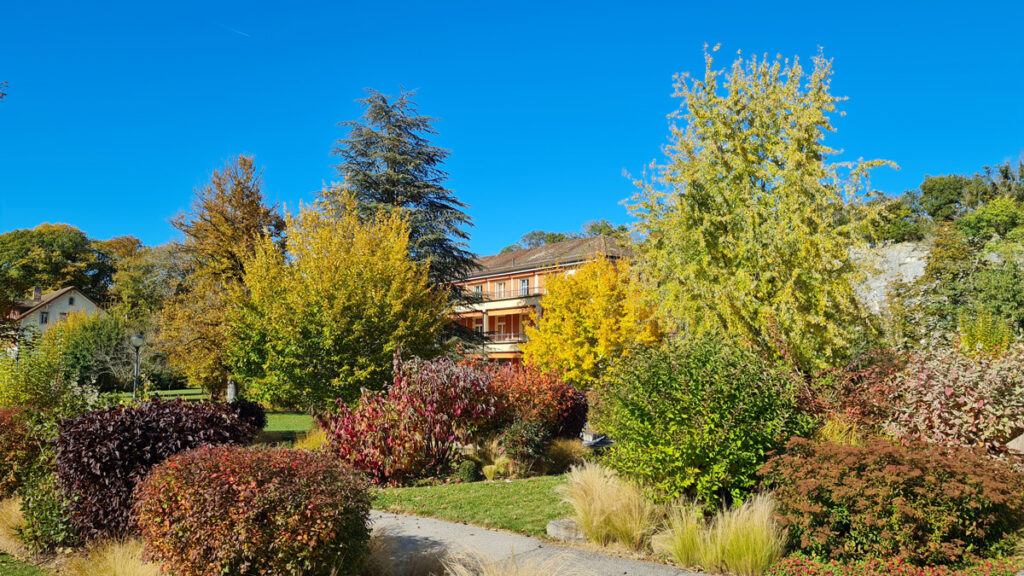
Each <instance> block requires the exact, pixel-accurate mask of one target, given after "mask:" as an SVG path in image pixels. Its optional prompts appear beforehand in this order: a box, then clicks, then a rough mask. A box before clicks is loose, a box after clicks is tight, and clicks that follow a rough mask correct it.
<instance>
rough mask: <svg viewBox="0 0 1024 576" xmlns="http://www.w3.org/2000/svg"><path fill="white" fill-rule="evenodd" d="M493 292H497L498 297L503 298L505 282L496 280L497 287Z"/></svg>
mask: <svg viewBox="0 0 1024 576" xmlns="http://www.w3.org/2000/svg"><path fill="white" fill-rule="evenodd" d="M495 292H496V293H497V296H498V298H504V297H505V283H504V282H498V289H497V290H495Z"/></svg>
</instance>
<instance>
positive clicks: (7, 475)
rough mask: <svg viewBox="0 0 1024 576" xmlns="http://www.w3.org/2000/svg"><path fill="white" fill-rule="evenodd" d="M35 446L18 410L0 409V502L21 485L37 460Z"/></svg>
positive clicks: (25, 420)
mask: <svg viewBox="0 0 1024 576" xmlns="http://www.w3.org/2000/svg"><path fill="white" fill-rule="evenodd" d="M39 449H40V447H39V444H38V443H37V442H36V441H35V440H34V439H32V438H31V436H30V432H29V427H28V422H27V419H26V415H25V413H24V412H23V411H22V410H17V409H13V408H3V409H0V500H3V499H5V498H8V497H10V496H11V495H12V494H14V491H15V490H16V489H17V488H18V487H19V486H20V485H21V482H22V481H23V480H24V478H25V476H26V475H27V473H28V471H29V470H30V469H31V467H32V465H33V464H34V463H35V462H36V460H37V459H38V457H39Z"/></svg>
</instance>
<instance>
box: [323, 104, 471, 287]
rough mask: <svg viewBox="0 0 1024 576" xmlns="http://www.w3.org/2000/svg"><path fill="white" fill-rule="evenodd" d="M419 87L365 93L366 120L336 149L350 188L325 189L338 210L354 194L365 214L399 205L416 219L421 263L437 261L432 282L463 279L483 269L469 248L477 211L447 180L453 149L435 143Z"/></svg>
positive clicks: (415, 246)
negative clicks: (470, 210) (471, 212)
mask: <svg viewBox="0 0 1024 576" xmlns="http://www.w3.org/2000/svg"><path fill="white" fill-rule="evenodd" d="M412 97H413V93H412V92H402V93H401V94H400V95H399V96H398V97H397V98H393V97H391V96H387V95H384V94H381V93H379V92H377V91H375V90H369V91H368V94H367V95H366V97H365V98H363V99H362V100H360V102H361V103H362V105H363V108H364V112H363V117H362V118H361V121H359V122H344V123H343V125H344V126H346V127H348V129H349V133H348V137H347V138H345V139H342V140H338V142H337V146H336V147H335V149H334V150H333V152H332V153H333V154H334V155H335V156H336V157H337V158H338V160H339V162H338V164H337V165H336V168H337V170H338V174H339V175H340V176H341V177H343V178H344V180H345V188H344V190H345V192H346V193H345V194H342V195H340V196H339V194H338V192H339V190H338V189H335V188H329V189H326V190H325V191H324V193H323V194H322V195H321V200H322V202H323V203H324V204H325V205H326V206H327V207H328V208H329V209H332V210H338V211H341V212H346V211H348V210H349V206H348V198H347V193H349V192H350V193H351V194H352V195H353V196H354V198H355V200H356V202H357V203H358V208H359V211H360V212H361V213H362V215H363V217H365V218H368V219H370V220H373V219H375V218H377V217H379V216H381V215H383V214H390V213H392V211H394V210H395V209H397V210H398V211H399V212H400V216H401V217H402V218H404V219H405V220H407V221H408V223H409V253H410V255H411V256H412V258H413V260H414V261H415V262H417V263H419V264H420V265H424V266H428V265H429V274H430V281H431V282H432V283H433V284H435V285H447V284H448V283H450V282H456V281H459V280H462V279H463V278H465V277H466V275H467V274H468V273H469V272H471V271H473V270H474V269H475V268H476V263H475V261H474V259H473V255H472V254H471V253H470V252H469V251H468V250H466V247H467V245H466V241H467V240H468V239H469V234H468V233H467V232H466V231H465V228H466V227H467V226H469V225H470V218H469V216H467V215H466V214H465V213H464V212H463V211H462V209H463V208H465V207H466V205H465V204H463V203H462V202H460V201H459V200H458V198H456V197H455V195H454V194H453V193H452V191H451V190H448V189H447V188H445V187H444V185H445V181H446V180H447V179H448V174H447V173H446V172H445V171H444V169H443V165H444V161H445V159H447V157H448V151H447V150H445V149H443V148H438V147H437V146H433V145H432V144H431V143H430V141H429V140H428V137H429V136H432V135H434V134H436V131H435V130H434V128H433V122H434V119H433V118H430V117H428V116H421V115H419V113H418V110H417V107H416V104H415V103H414V102H413V101H412Z"/></svg>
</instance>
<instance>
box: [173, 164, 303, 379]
mask: <svg viewBox="0 0 1024 576" xmlns="http://www.w3.org/2000/svg"><path fill="white" fill-rule="evenodd" d="M262 188H263V182H262V177H261V176H260V172H259V171H258V170H257V169H256V166H255V163H254V162H253V158H252V157H251V156H244V155H243V156H239V157H238V158H236V159H235V160H234V161H232V162H230V163H228V164H227V165H226V166H225V167H224V168H223V169H221V170H215V171H214V172H213V173H212V174H211V177H210V183H209V184H207V185H205V186H203V187H202V188H198V189H197V190H196V194H195V200H194V202H193V205H192V211H191V212H190V213H188V214H184V215H181V216H178V217H177V218H175V219H174V220H173V221H172V224H173V225H174V227H175V228H177V229H178V230H180V231H181V232H182V234H184V236H185V241H184V242H183V243H182V244H181V250H182V251H183V252H184V253H185V254H186V255H187V259H188V262H187V267H188V270H187V275H186V278H185V279H184V280H183V281H181V282H180V283H178V285H177V286H176V287H175V291H174V295H173V296H172V297H171V298H170V300H169V301H168V302H167V303H166V304H165V305H164V307H163V308H162V309H161V311H160V314H159V318H158V320H157V326H158V332H159V334H158V342H157V344H158V346H160V348H161V349H162V350H163V351H164V352H165V353H166V354H167V357H168V360H169V361H170V363H171V365H172V366H174V367H175V368H176V369H178V370H180V371H181V372H183V373H184V374H185V375H186V376H187V377H188V381H189V384H190V385H192V386H201V387H203V388H205V389H207V390H208V391H210V392H212V393H220V392H221V391H223V390H224V388H225V386H226V385H227V379H228V377H229V375H230V371H229V370H228V367H227V364H226V353H227V336H228V326H227V310H228V308H229V307H230V306H231V295H232V294H233V293H234V292H235V291H236V289H237V287H238V286H239V285H240V284H241V282H242V278H243V276H244V274H245V262H246V261H247V260H248V259H250V258H251V257H252V256H253V255H254V254H255V253H256V247H257V246H262V245H263V242H264V241H268V242H270V244H271V245H272V246H274V247H276V249H278V250H279V249H280V247H281V244H282V240H281V234H282V232H283V230H284V219H283V218H282V217H281V215H280V214H279V213H278V212H277V210H276V209H275V208H274V207H272V206H268V205H267V204H265V203H264V200H263V191H262Z"/></svg>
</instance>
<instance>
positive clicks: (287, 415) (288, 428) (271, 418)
mask: <svg viewBox="0 0 1024 576" xmlns="http://www.w3.org/2000/svg"><path fill="white" fill-rule="evenodd" d="M312 427H313V417H312V416H310V415H309V414H302V413H295V412H268V413H267V427H266V428H264V429H263V430H264V431H266V432H308V431H309V429H310V428H312Z"/></svg>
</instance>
